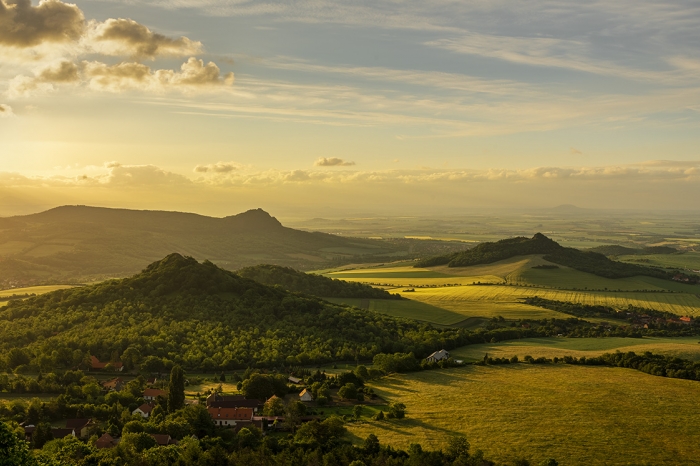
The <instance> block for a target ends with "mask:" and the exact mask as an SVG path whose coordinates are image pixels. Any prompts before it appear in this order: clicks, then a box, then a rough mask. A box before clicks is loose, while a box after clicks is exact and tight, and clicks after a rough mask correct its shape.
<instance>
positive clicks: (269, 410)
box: [263, 395, 284, 416]
mask: <svg viewBox="0 0 700 466" xmlns="http://www.w3.org/2000/svg"><path fill="white" fill-rule="evenodd" d="M263 414H264V415H265V416H282V415H284V402H283V401H282V399H281V398H279V397H277V396H274V395H273V396H271V397H270V399H269V400H267V401H266V402H265V405H264V406H263Z"/></svg>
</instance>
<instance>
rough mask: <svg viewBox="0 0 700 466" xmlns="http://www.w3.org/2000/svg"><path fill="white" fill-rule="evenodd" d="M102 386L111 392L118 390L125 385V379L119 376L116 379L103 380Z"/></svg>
mask: <svg viewBox="0 0 700 466" xmlns="http://www.w3.org/2000/svg"><path fill="white" fill-rule="evenodd" d="M102 387H103V388H105V389H106V390H108V391H110V392H118V391H120V390H121V389H122V388H123V387H124V379H122V378H121V377H117V378H116V379H112V380H108V381H106V382H102Z"/></svg>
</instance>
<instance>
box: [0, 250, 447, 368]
mask: <svg viewBox="0 0 700 466" xmlns="http://www.w3.org/2000/svg"><path fill="white" fill-rule="evenodd" d="M459 335H460V334H459V332H458V331H457V330H435V329H432V328H430V327H428V326H427V325H423V324H419V323H417V322H415V321H409V320H404V319H397V318H392V317H388V316H383V315H380V314H376V313H372V312H369V311H361V310H358V309H351V308H347V307H343V306H337V305H334V304H331V303H328V302H325V301H322V300H320V299H317V298H312V297H307V296H300V295H295V294H292V293H290V292H287V291H285V290H282V289H280V288H278V287H275V288H273V287H269V286H266V285H263V284H260V283H257V282H255V281H253V280H250V279H247V278H243V277H240V276H239V275H237V274H235V273H233V272H229V271H226V270H223V269H221V268H219V267H217V266H216V265H214V264H212V263H211V262H204V263H198V262H197V261H196V260H195V259H192V258H186V257H183V256H181V255H179V254H171V255H169V256H167V257H166V258H165V259H163V260H161V261H158V262H155V263H153V264H151V265H150V266H149V267H147V268H146V269H145V270H144V271H143V272H142V273H140V274H137V275H135V276H133V277H131V278H126V279H121V280H111V281H108V282H104V283H101V284H98V285H93V286H86V287H79V288H72V289H69V290H60V291H55V292H51V293H47V294H44V295H41V296H37V297H34V298H29V299H26V300H24V301H14V302H11V303H10V304H9V305H8V306H6V307H4V308H0V355H2V357H0V366H2V365H5V366H6V368H8V369H14V368H15V366H17V365H18V364H31V365H33V366H34V367H35V369H49V368H52V367H75V366H76V365H80V364H81V363H82V361H85V360H86V359H88V360H89V355H96V356H97V357H98V358H100V359H102V360H105V361H108V360H110V358H112V359H113V358H117V357H120V358H121V359H122V361H123V362H124V363H125V365H126V367H127V368H129V367H132V366H134V365H136V364H141V363H144V362H145V363H147V364H149V367H151V368H153V369H154V370H157V369H159V368H162V367H164V366H165V367H167V365H168V364H170V363H178V364H181V365H183V366H184V367H186V368H189V369H202V370H229V369H236V368H244V367H247V366H255V365H257V366H268V367H270V366H276V367H279V366H280V365H283V364H307V363H321V362H327V361H333V360H341V359H342V360H350V359H355V358H356V357H360V358H363V359H367V358H371V357H372V356H373V355H374V354H377V353H379V352H396V351H415V352H416V353H417V354H421V355H425V354H426V353H428V352H430V351H433V350H434V349H435V346H436V345H437V344H440V345H449V343H450V342H453V343H454V339H455V338H459ZM453 346H454V345H453ZM11 350H12V351H11ZM2 369H3V368H2V367H0V371H2Z"/></svg>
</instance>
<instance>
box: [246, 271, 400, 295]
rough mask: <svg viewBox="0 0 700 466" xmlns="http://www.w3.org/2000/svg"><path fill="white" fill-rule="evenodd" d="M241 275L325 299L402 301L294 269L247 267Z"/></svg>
mask: <svg viewBox="0 0 700 466" xmlns="http://www.w3.org/2000/svg"><path fill="white" fill-rule="evenodd" d="M237 273H238V275H240V276H241V277H245V278H250V279H251V280H255V281H256V282H259V283H263V284H265V285H268V286H274V285H279V286H281V287H282V288H284V289H286V290H289V291H294V292H297V293H304V294H308V295H311V296H319V297H323V298H363V299H401V295H399V294H391V293H389V292H387V291H384V290H380V289H378V288H374V287H372V286H370V285H365V284H363V283H354V282H346V281H343V280H338V279H333V278H328V277H324V276H322V275H314V274H308V273H304V272H299V271H298V270H294V269H292V268H291V267H280V266H278V265H269V264H263V265H256V266H253V267H246V268H244V269H241V270H238V271H237Z"/></svg>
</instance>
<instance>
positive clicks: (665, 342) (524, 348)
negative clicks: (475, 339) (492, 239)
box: [450, 337, 700, 361]
mask: <svg viewBox="0 0 700 466" xmlns="http://www.w3.org/2000/svg"><path fill="white" fill-rule="evenodd" d="M698 340H700V337H676V338H655V337H645V338H617V337H611V338H528V339H525V340H513V341H504V342H500V343H486V344H483V345H470V346H464V347H462V348H458V349H455V350H452V351H450V353H451V354H452V355H453V356H454V357H456V358H460V359H464V360H467V361H469V360H481V359H482V358H483V357H484V354H487V353H488V355H489V356H491V357H494V358H496V357H498V358H502V357H508V358H510V357H512V356H518V357H519V358H520V359H522V358H523V357H525V356H527V355H529V356H532V357H534V358H538V357H541V356H542V357H546V358H550V359H551V358H554V357H559V358H561V357H564V356H567V355H568V356H575V357H577V358H580V357H582V356H585V357H587V358H589V357H595V356H599V355H601V354H603V353H610V352H614V351H621V352H623V353H626V352H628V351H634V352H635V353H643V352H645V351H651V352H652V353H655V354H657V353H658V354H666V355H669V356H676V357H680V358H683V359H691V360H694V361H700V344H698Z"/></svg>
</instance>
